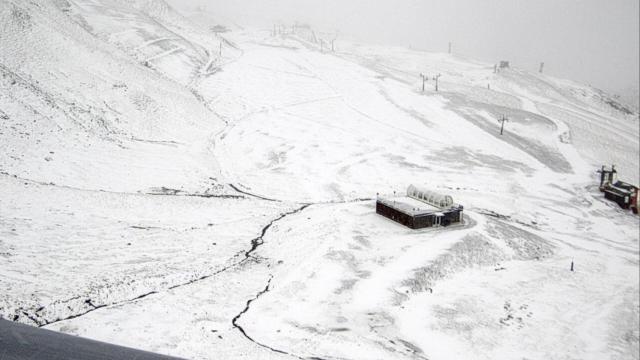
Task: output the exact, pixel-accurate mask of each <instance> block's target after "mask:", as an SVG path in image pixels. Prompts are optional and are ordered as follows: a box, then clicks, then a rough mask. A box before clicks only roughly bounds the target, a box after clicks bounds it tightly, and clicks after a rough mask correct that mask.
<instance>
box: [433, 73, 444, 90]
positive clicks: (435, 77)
mask: <svg viewBox="0 0 640 360" xmlns="http://www.w3.org/2000/svg"><path fill="white" fill-rule="evenodd" d="M440 76H442V75H441V74H438V75H436V76H434V77H433V80H435V81H436V91H438V79H439V78H440Z"/></svg>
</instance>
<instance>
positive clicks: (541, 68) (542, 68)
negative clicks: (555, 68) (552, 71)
mask: <svg viewBox="0 0 640 360" xmlns="http://www.w3.org/2000/svg"><path fill="white" fill-rule="evenodd" d="M543 70H544V62H541V63H540V70H538V72H539V73H540V74H542V71H543Z"/></svg>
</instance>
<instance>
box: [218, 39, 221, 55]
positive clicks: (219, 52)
mask: <svg viewBox="0 0 640 360" xmlns="http://www.w3.org/2000/svg"><path fill="white" fill-rule="evenodd" d="M218 54H219V55H220V56H222V41H220V50H219V51H218Z"/></svg>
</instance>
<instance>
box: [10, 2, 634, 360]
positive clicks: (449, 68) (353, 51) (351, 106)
mask: <svg viewBox="0 0 640 360" xmlns="http://www.w3.org/2000/svg"><path fill="white" fill-rule="evenodd" d="M197 19H198V21H193V20H189V19H187V18H185V17H183V16H182V15H180V14H178V13H177V12H175V11H174V10H173V9H171V8H170V7H169V6H167V5H166V3H164V2H163V1H160V0H136V1H124V0H74V1H67V0H56V1H48V2H25V1H18V0H3V1H2V2H0V24H2V25H1V27H0V49H1V51H0V73H1V75H0V150H2V151H0V189H1V190H0V274H1V278H0V279H1V281H0V315H1V316H3V317H6V318H9V319H13V320H15V321H20V322H24V323H29V324H32V325H37V326H46V327H48V328H51V329H56V330H60V331H64V332H69V333H73V334H78V335H83V336H87V337H91V338H96V339H100V340H105V341H109V342H114V343H118V344H123V345H128V346H134V347H138V348H143V349H146V350H152V351H159V352H163V353H167V354H171V355H177V356H183V357H188V358H202V359H207V358H220V357H225V358H292V357H294V358H295V357H298V358H312V357H315V358H325V359H333V358H336V359H373V358H375V359H389V358H398V359H403V358H409V359H423V358H429V359H450V358H465V359H496V358H532V359H535V358H545V359H546V358H558V359H560V358H562V359H585V358H589V359H603V358H612V359H613V358H616V359H619V358H623V359H637V358H638V356H639V355H638V352H637V349H638V344H639V341H638V336H639V334H638V330H637V329H638V322H639V321H638V316H639V312H638V306H639V299H638V290H639V289H638V281H639V278H638V266H639V265H638V264H639V261H640V259H638V248H639V247H638V242H639V239H638V226H639V222H638V217H636V216H633V215H631V214H630V213H628V212H624V211H622V210H620V209H618V208H616V206H615V204H613V203H610V202H606V201H605V200H604V199H603V198H602V195H601V194H600V193H599V192H598V191H597V187H596V186H595V185H596V174H595V170H596V169H597V167H599V166H600V165H602V164H605V163H606V164H610V163H614V164H616V165H617V166H618V169H619V171H620V176H621V177H622V178H624V179H625V180H627V181H630V182H635V183H637V182H638V175H639V174H638V168H639V163H638V157H639V156H638V155H639V154H638V153H639V149H638V147H639V145H638V144H639V138H640V134H639V133H638V131H639V130H638V114H637V113H633V112H631V113H629V112H628V111H626V109H621V108H620V106H618V105H617V104H616V103H612V100H611V98H610V97H608V96H607V95H606V94H604V93H602V92H600V91H598V90H595V89H591V88H589V87H586V86H582V85H580V84H576V83H573V82H570V81H567V80H560V79H555V78H552V77H548V76H545V75H541V74H531V73H527V72H524V71H521V70H519V69H517V68H514V69H503V70H501V71H500V72H498V73H494V71H493V65H492V64H484V63H479V62H476V61H473V60H470V59H464V58H461V57H456V56H451V55H448V54H430V53H424V52H418V51H413V50H408V49H403V48H389V47H380V46H369V45H361V44H355V43H352V42H348V41H342V40H338V41H336V42H335V48H336V51H335V52H332V51H329V50H328V49H329V46H328V44H329V43H330V41H331V40H332V39H334V35H333V34H324V33H321V32H315V31H313V30H312V29H310V28H309V27H306V26H287V27H279V28H278V29H279V31H280V32H281V33H279V34H277V35H276V36H274V34H272V29H269V30H265V31H262V30H244V29H241V28H233V31H231V32H225V33H222V34H221V33H218V32H215V31H214V30H216V29H217V28H216V27H215V26H216V25H219V24H216V23H208V20H207V19H208V17H206V16H198V17H197ZM218 29H219V28H218ZM322 42H324V45H322ZM420 73H426V74H429V75H430V76H434V75H436V74H441V77H440V79H439V84H438V85H439V91H438V92H436V91H435V90H434V85H435V84H434V82H433V80H432V79H430V80H429V81H428V82H427V84H426V91H425V92H422V91H421V89H420V87H421V85H422V84H421V80H420V77H419V74H420ZM503 115H505V116H507V117H508V118H509V122H508V123H506V124H505V134H504V135H500V134H499V129H500V124H499V123H498V121H497V119H499V118H500V117H501V116H503ZM409 183H417V184H422V185H424V186H427V187H429V188H432V189H434V190H438V191H441V192H447V193H450V194H451V195H452V196H453V197H454V199H455V200H456V201H457V202H459V203H461V204H463V205H464V206H465V214H466V217H465V223H464V224H463V225H461V226H458V227H453V228H447V229H430V230H422V231H410V230H408V229H406V228H403V227H402V226H400V225H397V224H396V223H393V222H391V221H388V220H387V219H385V218H382V217H379V216H377V215H376V214H375V209H374V205H373V201H372V200H371V199H372V198H375V196H376V193H380V194H382V195H385V194H392V193H393V191H404V189H405V188H406V186H407V185H409ZM572 260H573V262H574V263H575V266H576V271H575V272H571V271H569V266H570V264H571V261H572Z"/></svg>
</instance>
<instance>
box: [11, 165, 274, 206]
mask: <svg viewBox="0 0 640 360" xmlns="http://www.w3.org/2000/svg"><path fill="white" fill-rule="evenodd" d="M0 176H6V177H9V178H14V179H16V180H20V181H22V182H27V183H30V184H33V185H40V186H50V187H54V188H59V189H65V190H73V191H83V192H91V193H104V194H115V195H132V196H136V195H138V196H140V195H148V196H177V197H179V196H182V197H199V198H204V199H212V198H216V199H246V197H245V196H242V195H231V194H206V193H204V194H199V193H190V192H185V191H182V190H176V189H169V188H163V187H161V188H159V189H160V190H162V189H164V190H165V192H127V191H113V190H103V189H87V188H80V187H75V186H69V185H59V184H56V183H53V182H45V181H39V180H33V179H28V178H25V177H22V176H18V175H15V174H10V173H8V172H6V171H2V170H0ZM265 200H268V199H265ZM270 201H278V200H270Z"/></svg>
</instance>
